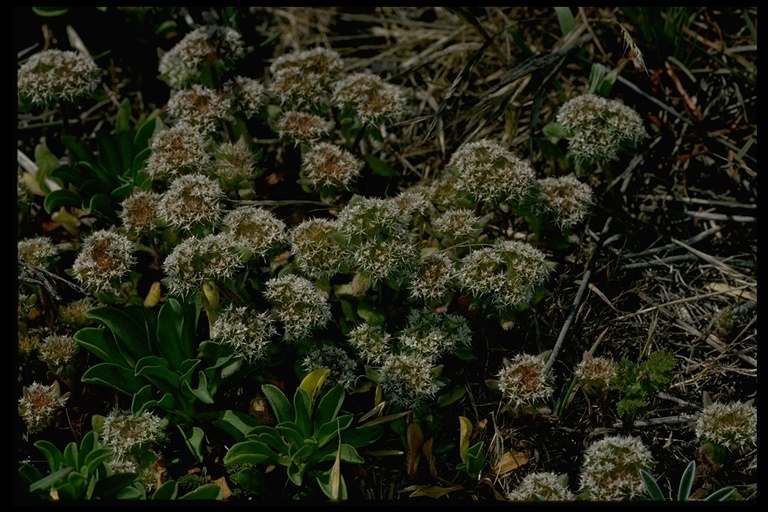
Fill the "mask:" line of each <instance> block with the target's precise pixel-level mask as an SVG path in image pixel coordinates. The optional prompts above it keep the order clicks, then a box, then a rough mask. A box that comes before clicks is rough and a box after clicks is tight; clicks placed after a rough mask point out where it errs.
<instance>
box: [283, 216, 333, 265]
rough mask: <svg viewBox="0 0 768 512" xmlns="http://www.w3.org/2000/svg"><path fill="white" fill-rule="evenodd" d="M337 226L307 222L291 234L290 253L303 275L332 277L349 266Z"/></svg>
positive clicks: (320, 221) (325, 221) (319, 220)
mask: <svg viewBox="0 0 768 512" xmlns="http://www.w3.org/2000/svg"><path fill="white" fill-rule="evenodd" d="M337 230H338V227H337V223H336V222H335V221H333V220H330V219H324V218H314V219H308V220H305V221H303V222H301V224H299V225H297V226H295V227H294V228H293V230H292V231H291V234H290V239H291V252H292V253H293V254H294V256H295V261H296V264H297V265H298V267H299V270H301V272H302V273H304V274H305V275H307V276H308V277H311V278H313V279H317V278H320V277H330V276H332V275H334V274H336V273H337V272H339V271H340V270H342V269H343V268H344V267H345V266H346V262H347V256H346V246H345V244H344V243H342V241H341V240H340V239H339V237H338V236H337Z"/></svg>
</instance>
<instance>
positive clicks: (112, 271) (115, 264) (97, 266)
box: [72, 230, 136, 293]
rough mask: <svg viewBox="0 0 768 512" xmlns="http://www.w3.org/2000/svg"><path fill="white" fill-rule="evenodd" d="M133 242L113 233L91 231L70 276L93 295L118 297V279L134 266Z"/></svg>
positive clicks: (84, 241)
mask: <svg viewBox="0 0 768 512" xmlns="http://www.w3.org/2000/svg"><path fill="white" fill-rule="evenodd" d="M132 253H133V242H131V241H130V240H129V239H128V237H126V236H125V235H121V234H119V233H116V232H114V231H109V230H99V231H94V232H93V233H91V234H90V235H89V236H88V237H86V239H85V240H83V245H82V247H81V248H80V252H79V253H78V255H77V258H75V262H74V263H73V264H72V273H73V274H74V276H75V277H76V278H77V279H78V280H79V281H80V282H81V283H83V285H85V286H86V287H87V288H90V289H92V290H94V291H99V292H100V291H107V292H110V293H119V285H120V284H121V282H120V281H121V279H122V278H123V277H125V276H126V275H128V272H130V270H131V267H132V266H133V265H134V264H135V263H136V258H134V256H133V254H132Z"/></svg>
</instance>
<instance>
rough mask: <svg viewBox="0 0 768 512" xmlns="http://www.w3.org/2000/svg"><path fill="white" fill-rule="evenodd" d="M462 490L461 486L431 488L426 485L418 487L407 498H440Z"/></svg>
mask: <svg viewBox="0 0 768 512" xmlns="http://www.w3.org/2000/svg"><path fill="white" fill-rule="evenodd" d="M463 488H464V486H463V485H455V486H453V487H431V486H428V485H420V486H419V487H418V488H417V489H416V490H415V491H413V492H412V493H411V494H409V495H408V497H409V498H418V497H419V496H426V497H428V498H442V497H443V496H445V495H446V494H448V493H450V492H453V491H459V490H461V489H463Z"/></svg>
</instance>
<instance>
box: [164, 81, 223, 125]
mask: <svg viewBox="0 0 768 512" xmlns="http://www.w3.org/2000/svg"><path fill="white" fill-rule="evenodd" d="M230 103H231V101H230V97H229V95H227V94H225V93H222V92H219V91H217V90H215V89H211V88H210V87H205V86H203V85H200V84H193V85H191V86H190V87H187V88H186V89H181V90H178V91H175V92H173V93H172V94H171V97H170V99H169V100H168V104H167V105H166V109H167V110H168V115H169V117H170V118H171V119H173V120H174V122H175V123H187V124H188V125H190V126H191V127H192V128H194V129H196V130H199V131H200V132H202V133H213V132H215V131H216V129H217V127H218V126H217V123H218V122H219V121H222V120H227V119H228V118H229V110H230V106H231V105H230Z"/></svg>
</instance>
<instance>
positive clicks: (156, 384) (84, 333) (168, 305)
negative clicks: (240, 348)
mask: <svg viewBox="0 0 768 512" xmlns="http://www.w3.org/2000/svg"><path fill="white" fill-rule="evenodd" d="M200 309H201V308H200V306H199V305H197V304H195V303H194V302H192V301H188V300H181V299H176V298H174V297H169V298H168V299H167V300H166V301H165V303H164V304H163V305H162V306H161V307H160V309H159V311H158V312H157V313H155V312H154V311H153V310H152V309H150V308H145V307H141V306H128V307H125V308H117V307H112V306H104V307H99V308H94V309H91V310H90V311H88V313H87V314H86V315H87V316H88V318H90V319H91V320H94V321H97V322H99V323H101V324H102V325H103V326H104V327H85V328H83V329H80V330H79V331H78V332H77V333H75V340H76V341H77V342H78V343H79V344H80V345H81V346H82V347H84V348H85V349H87V350H88V351H90V352H91V353H93V354H94V355H96V356H97V357H99V358H100V359H101V360H102V361H103V362H101V363H97V364H95V365H93V366H91V367H90V368H88V370H86V371H85V373H84V374H83V376H82V381H83V382H85V383H92V384H101V385H105V386H108V387H111V388H112V389H114V390H116V391H118V392H120V393H122V394H125V395H128V396H130V397H132V405H131V409H132V411H133V413H134V414H140V413H141V412H143V411H145V410H147V409H150V408H157V409H160V410H162V411H165V412H166V413H167V415H168V416H167V417H168V419H169V421H170V423H172V424H175V425H177V426H178V427H179V428H180V430H181V431H182V433H183V435H184V437H185V440H186V441H187V444H188V446H189V447H190V449H191V450H192V452H193V454H195V456H196V458H197V459H198V460H202V454H201V452H200V443H201V442H202V440H203V437H204V434H203V431H202V429H201V428H200V427H198V426H196V425H194V423H198V422H201V421H206V420H210V421H215V422H216V423H217V424H218V425H219V426H221V427H222V428H224V429H225V430H227V431H228V432H230V433H232V434H233V435H235V436H236V437H237V436H238V435H239V434H238V433H239V432H240V431H243V430H246V429H247V428H248V425H247V423H246V424H243V425H241V423H242V420H236V419H235V417H236V416H240V417H242V418H246V415H244V414H237V413H235V412H233V411H217V410H215V409H213V408H212V407H211V406H212V404H213V403H214V398H213V397H214V395H215V394H216V391H217V389H218V387H219V385H220V384H221V382H222V380H223V378H224V377H223V375H227V374H230V373H232V372H234V371H235V370H236V369H237V367H238V365H239V360H238V359H237V358H235V356H234V355H233V354H232V352H231V351H230V350H229V349H227V348H226V347H223V346H221V345H220V344H218V343H215V342H212V341H204V342H202V343H200V345H199V347H198V345H197V343H196V340H195V335H196V332H197V322H198V318H199V314H200ZM198 350H199V351H200V352H201V354H202V357H198V354H197V351H198ZM203 359H205V360H206V361H208V362H209V365H208V366H207V367H205V368H203V369H199V368H198V367H199V366H200V365H201V363H203ZM238 427H239V430H238ZM233 428H234V430H233Z"/></svg>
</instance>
